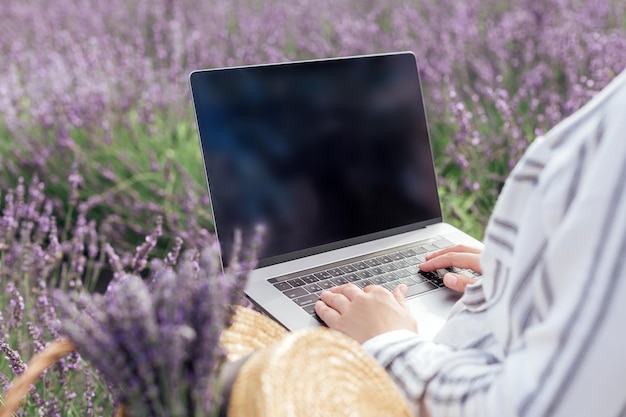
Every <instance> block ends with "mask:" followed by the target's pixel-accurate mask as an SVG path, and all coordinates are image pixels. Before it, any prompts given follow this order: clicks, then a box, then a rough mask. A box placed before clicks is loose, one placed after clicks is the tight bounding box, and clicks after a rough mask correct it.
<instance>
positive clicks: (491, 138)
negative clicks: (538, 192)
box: [0, 0, 626, 254]
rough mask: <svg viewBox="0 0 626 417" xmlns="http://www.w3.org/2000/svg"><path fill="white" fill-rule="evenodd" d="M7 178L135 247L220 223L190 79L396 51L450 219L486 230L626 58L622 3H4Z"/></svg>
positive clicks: (124, 249) (122, 246)
mask: <svg viewBox="0 0 626 417" xmlns="http://www.w3.org/2000/svg"><path fill="white" fill-rule="evenodd" d="M0 21H2V25H1V26H0V53H1V59H0V187H1V188H2V189H8V188H12V187H15V186H16V185H17V184H18V178H19V177H23V178H24V182H25V183H26V184H29V183H31V181H32V180H33V178H34V179H35V180H38V181H41V182H42V183H43V184H44V185H45V194H46V195H47V196H49V197H50V198H51V200H52V201H53V209H52V212H53V213H54V214H55V217H56V219H57V221H58V222H59V227H60V229H63V228H64V221H69V220H72V219H76V218H77V216H80V215H81V214H83V215H84V216H85V217H86V218H87V219H92V220H94V221H96V222H97V226H96V227H95V229H96V232H97V234H98V236H99V237H100V238H101V239H104V240H106V241H108V242H112V244H114V246H115V247H116V248H117V250H118V251H119V252H120V253H122V254H123V253H130V251H132V250H134V248H135V247H136V246H137V244H139V243H141V242H143V241H144V239H145V236H146V235H148V234H149V233H151V231H152V230H153V229H154V227H155V219H156V217H157V216H161V217H162V219H163V233H162V235H161V236H160V237H159V244H158V246H159V248H164V250H165V249H167V248H171V247H172V245H173V244H174V239H175V237H180V238H182V239H183V241H184V242H185V244H186V245H192V246H198V245H202V244H203V243H204V242H206V240H207V238H208V237H209V236H210V234H211V231H212V222H211V213H210V210H209V204H208V196H207V191H206V186H205V178H204V170H203V168H202V161H201V156H200V150H199V145H198V139H197V134H196V130H195V121H194V116H193V110H192V104H191V97H190V92H189V87H188V74H189V72H190V71H192V70H195V69H200V68H213V67H222V66H232V65H245V64H259V63H269V62H281V61H287V60H298V59H310V58H324V57H336V56H346V55H355V54H369V53H377V52H390V51H400V50H410V51H413V52H414V53H415V54H416V56H417V58H418V62H419V65H420V70H421V73H422V79H423V84H424V85H423V89H424V92H425V96H426V107H427V111H428V117H429V123H430V130H431V135H432V140H433V145H434V152H435V158H436V166H437V168H438V175H439V188H440V193H441V195H442V201H443V202H444V207H443V210H444V217H445V219H446V220H447V221H449V222H451V223H453V224H455V225H458V226H460V227H461V228H463V229H465V230H467V231H468V232H469V233H471V234H473V235H474V236H476V237H478V238H481V237H482V233H483V228H484V226H485V223H486V220H487V218H488V215H489V213H490V211H491V209H492V206H493V204H494V202H495V199H496V197H497V195H498V193H499V191H500V189H501V187H502V185H503V180H504V178H505V177H506V176H507V174H508V173H509V171H510V170H511V168H512V167H513V166H514V165H515V163H516V162H517V160H518V158H519V157H520V155H521V154H522V153H523V151H524V150H525V149H526V147H527V146H528V144H529V143H530V142H531V141H532V140H533V139H534V138H535V137H536V136H537V135H541V134H542V133H543V132H545V131H546V130H547V129H549V128H550V127H551V126H553V125H554V124H556V123H557V122H558V121H560V120H562V119H563V118H564V117H566V116H567V115H569V114H570V113H572V112H573V111H575V110H576V109H578V108H579V107H580V106H581V105H582V104H584V103H585V102H587V101H588V100H589V99H590V98H591V97H592V96H593V95H594V94H595V93H596V92H597V91H599V90H600V89H601V88H602V87H604V86H605V85H606V84H607V83H608V82H609V81H610V80H611V79H612V78H613V77H614V76H615V75H616V74H617V73H619V72H620V71H621V70H623V69H624V68H625V67H626V16H625V3H624V2H623V1H622V0H595V1H589V0H532V1H531V0H466V1H463V2H459V1H456V0H438V1H434V0H422V1H418V0H344V1H337V0H289V1H287V0H231V1H204V2H200V1H197V0H193V1H192V0H176V1H174V0H110V1H107V2H97V1H93V0H91V1H84V0H55V1H48V0H3V2H2V5H1V6H0Z"/></svg>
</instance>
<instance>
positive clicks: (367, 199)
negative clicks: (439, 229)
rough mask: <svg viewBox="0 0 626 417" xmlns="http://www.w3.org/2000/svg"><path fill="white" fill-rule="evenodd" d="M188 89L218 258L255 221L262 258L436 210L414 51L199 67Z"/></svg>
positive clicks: (402, 224)
mask: <svg viewBox="0 0 626 417" xmlns="http://www.w3.org/2000/svg"><path fill="white" fill-rule="evenodd" d="M191 86H192V92H193V98H194V105H195V110H196V116H197V122H198V127H199V132H200V141H201V147H202V151H203V157H204V163H205V167H206V171H207V178H208V182H209V190H210V195H211V202H212V207H213V215H214V221H215V225H216V231H217V234H218V237H219V241H220V244H221V247H222V254H223V258H224V259H226V260H227V259H229V256H230V250H231V247H232V242H233V235H234V231H235V230H236V229H240V230H241V231H242V232H243V235H244V239H247V238H249V237H250V236H251V235H252V233H253V230H254V228H255V226H256V225H259V224H262V225H264V226H265V228H266V234H265V237H264V240H263V245H262V248H261V252H260V258H261V263H262V264H268V263H273V261H281V260H286V259H290V258H292V257H296V256H301V255H303V254H311V253H315V252H317V251H323V250H328V249H332V248H336V247H340V246H343V245H346V244H350V243H356V242H360V241H365V240H368V239H373V238H378V237H382V236H385V235H387V234H391V233H394V232H398V231H408V230H412V229H415V228H418V227H423V226H425V225H426V224H429V223H432V222H434V221H437V220H439V219H440V218H441V211H440V206H439V199H438V196H437V187H436V179H435V175H434V170H433V161H432V153H431V148H430V143H429V138H428V130H427V125H426V117H425V112H424V108H423V101H422V93H421V90H420V81H419V77H418V70H417V65H416V62H415V57H414V56H413V55H412V54H408V53H407V54H392V55H376V56H368V57H358V58H350V59H345V58H344V59H334V60H324V61H308V62H299V63H288V64H277V65H265V66H252V67H242V68H228V69H218V70H206V71H197V72H194V73H192V75H191Z"/></svg>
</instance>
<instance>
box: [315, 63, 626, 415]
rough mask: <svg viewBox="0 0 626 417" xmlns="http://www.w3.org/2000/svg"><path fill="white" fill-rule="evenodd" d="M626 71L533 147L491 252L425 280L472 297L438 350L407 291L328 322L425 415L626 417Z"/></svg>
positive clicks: (455, 261) (340, 306) (335, 304)
mask: <svg viewBox="0 0 626 417" xmlns="http://www.w3.org/2000/svg"><path fill="white" fill-rule="evenodd" d="M625 258H626V72H623V73H622V74H620V75H619V76H617V77H616V78H615V79H614V80H613V82H612V83H611V84H610V85H609V86H607V87H606V88H605V89H604V90H603V91H602V92H601V93H599V94H598V95H597V96H596V97H595V98H594V99H593V100H592V101H591V102H590V103H589V104H587V105H586V106H585V107H584V108H582V109H581V110H579V111H578V112H576V113H575V114H574V115H572V116H571V117H570V118H568V119H567V120H565V121H564V122H562V123H560V124H559V125H557V126H556V127H555V128H554V129H552V130H551V131H550V132H549V133H547V134H546V135H545V136H544V137H540V138H538V139H537V140H536V141H534V142H533V143H532V145H531V146H530V147H529V149H528V150H527V152H526V154H525V156H524V157H523V158H522V160H521V161H520V162H519V164H518V165H517V166H516V167H515V169H514V170H513V172H512V173H511V175H510V177H509V179H508V180H507V183H506V185H505V187H504V189H503V191H502V194H501V196H500V198H499V200H498V203H497V204H496V207H495V209H494V212H493V214H492V217H491V220H490V222H489V224H488V226H487V229H486V232H485V249H484V252H483V253H482V254H480V253H478V251H475V250H472V249H470V248H463V247H455V248H453V249H452V250H444V251H441V252H438V253H435V254H434V255H433V256H431V257H430V258H429V259H428V260H427V262H425V263H424V264H422V266H421V268H422V269H424V270H432V269H436V268H441V267H447V266H458V267H470V268H472V269H474V270H476V271H479V272H481V273H482V278H481V279H479V280H478V281H477V282H475V283H468V282H464V281H462V280H463V279H464V278H463V277H457V276H454V275H452V274H449V275H448V276H446V277H445V282H446V284H447V285H448V286H450V287H453V288H457V289H459V288H463V287H464V285H465V284H470V285H467V288H466V289H465V294H464V295H463V297H462V298H461V300H460V301H459V304H458V305H457V307H458V308H456V309H455V310H454V312H453V313H452V314H451V317H450V318H449V320H448V322H447V323H446V325H445V326H444V328H443V329H442V331H441V332H440V333H439V334H438V335H437V337H436V338H435V340H434V341H427V340H424V339H422V338H420V336H419V333H418V326H419V323H416V322H415V320H414V319H413V318H412V316H411V314H410V313H409V311H408V309H407V308H406V306H405V304H404V296H405V294H406V287H404V286H402V285H401V286H399V287H397V288H396V289H395V290H394V291H393V292H389V291H387V290H385V289H383V288H382V287H378V286H370V287H367V288H365V289H364V290H361V289H359V288H358V287H356V286H354V285H352V284H348V285H345V286H342V287H339V288H336V289H334V290H332V291H326V292H324V293H322V296H321V301H318V303H317V304H316V312H317V314H318V315H319V316H320V317H321V318H322V319H323V320H324V321H325V322H326V323H327V324H328V326H329V327H331V328H334V329H336V330H339V331H341V332H343V333H345V334H347V335H348V336H351V337H352V338H354V339H356V340H357V341H358V342H360V343H363V347H364V349H365V350H366V351H368V352H370V353H371V354H372V355H373V356H374V357H375V358H376V360H377V361H378V362H379V363H381V364H382V365H383V366H384V367H385V369H386V370H387V371H388V373H389V374H390V376H391V378H392V379H393V380H394V381H395V382H396V383H397V385H398V386H399V387H400V388H401V390H402V391H403V393H404V395H405V396H406V397H407V400H408V401H409V402H410V404H411V405H412V406H413V411H414V413H415V414H417V415H455V416H465V415H467V416H470V415H481V416H508V415H520V416H527V415H533V416H568V417H569V416H576V415H591V414H593V415H603V416H624V415H626V396H625V395H624V387H625V386H626V361H624V360H623V352H626V336H624V335H623V334H622V329H623V328H624V324H623V320H624V318H625V317H626V279H625V278H626V272H625V271H626V265H625Z"/></svg>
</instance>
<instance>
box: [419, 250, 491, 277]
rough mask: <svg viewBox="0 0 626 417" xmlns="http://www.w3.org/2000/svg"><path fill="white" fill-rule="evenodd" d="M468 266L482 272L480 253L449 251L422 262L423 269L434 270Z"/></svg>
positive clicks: (421, 267)
mask: <svg viewBox="0 0 626 417" xmlns="http://www.w3.org/2000/svg"><path fill="white" fill-rule="evenodd" d="M453 266H454V267H457V268H468V269H471V270H472V271H476V272H478V273H479V274H480V273H482V269H481V267H480V255H479V254H476V253H468V252H448V253H445V254H443V255H441V256H438V257H436V258H432V259H430V260H427V261H426V262H423V263H421V264H420V266H419V267H420V269H421V270H422V271H434V270H437V269H442V268H450V267H453Z"/></svg>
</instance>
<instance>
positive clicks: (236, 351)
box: [220, 306, 289, 361]
mask: <svg viewBox="0 0 626 417" xmlns="http://www.w3.org/2000/svg"><path fill="white" fill-rule="evenodd" d="M288 333H289V332H288V331H287V330H286V329H285V328H284V327H282V326H281V325H279V324H278V323H276V322H275V321H274V320H272V319H270V318H268V317H265V316H264V315H262V314H261V313H258V312H256V311H253V310H251V309H249V308H245V307H241V306H237V309H236V312H235V315H234V317H233V324H232V325H231V326H230V327H229V328H228V329H226V330H224V332H223V333H222V336H221V338H220V343H221V345H222V347H223V348H224V350H226V354H227V360H228V361H236V360H237V359H239V358H242V357H243V356H246V355H247V354H249V353H251V352H253V351H255V350H257V349H260V348H264V347H265V346H269V345H271V344H273V343H275V342H277V341H279V340H281V339H282V338H283V337H284V336H286V335H287V334H288Z"/></svg>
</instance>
